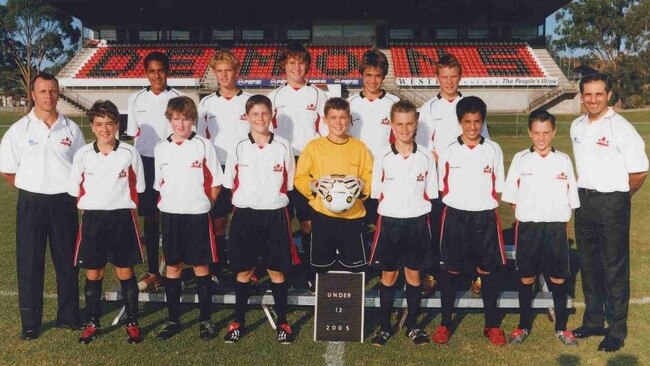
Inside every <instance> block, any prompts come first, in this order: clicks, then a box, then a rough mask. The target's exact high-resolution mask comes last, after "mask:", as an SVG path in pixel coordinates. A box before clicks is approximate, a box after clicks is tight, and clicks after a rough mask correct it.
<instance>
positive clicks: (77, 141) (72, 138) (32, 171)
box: [0, 110, 86, 194]
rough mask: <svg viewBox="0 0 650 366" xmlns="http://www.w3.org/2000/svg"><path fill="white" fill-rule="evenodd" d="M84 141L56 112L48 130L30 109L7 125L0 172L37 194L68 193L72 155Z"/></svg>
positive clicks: (68, 120)
mask: <svg viewBox="0 0 650 366" xmlns="http://www.w3.org/2000/svg"><path fill="white" fill-rule="evenodd" d="M85 143H86V142H85V141H84V137H83V133H82V132H81V129H79V126H77V124H76V123H74V122H73V121H72V120H71V119H68V118H66V117H65V116H63V115H62V114H61V113H59V119H58V120H57V121H56V122H55V123H54V124H53V125H52V127H51V128H48V127H47V125H46V124H45V122H43V121H42V120H40V119H38V117H36V115H35V114H34V110H32V111H31V112H29V113H28V114H27V115H26V116H25V117H23V118H21V119H20V120H18V122H16V123H14V124H13V125H11V127H10V128H9V129H8V130H7V132H6V133H5V134H4V136H3V137H2V141H1V142H0V172H2V173H6V174H15V175H16V177H15V181H14V184H15V186H16V188H19V189H22V190H25V191H29V192H32V193H41V194H60V193H66V192H68V177H69V176H70V168H71V166H72V158H73V157H74V154H75V153H76V152H77V150H79V149H80V148H81V147H82V146H84V144H85Z"/></svg>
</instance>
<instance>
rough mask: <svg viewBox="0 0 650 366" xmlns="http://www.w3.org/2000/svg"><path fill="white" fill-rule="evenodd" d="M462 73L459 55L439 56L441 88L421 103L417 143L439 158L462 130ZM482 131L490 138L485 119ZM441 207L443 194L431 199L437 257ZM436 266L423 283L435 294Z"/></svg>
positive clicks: (430, 292) (433, 243)
mask: <svg viewBox="0 0 650 366" xmlns="http://www.w3.org/2000/svg"><path fill="white" fill-rule="evenodd" d="M462 74H463V68H462V65H461V64H460V61H458V59H457V58H456V57H454V56H453V55H451V54H447V55H444V56H442V57H440V59H439V60H438V63H437V64H436V79H438V84H439V86H440V90H439V92H438V94H437V95H436V96H435V97H433V98H432V99H429V100H428V101H426V102H425V103H424V104H423V105H422V106H421V107H420V115H419V123H418V131H417V135H416V140H417V143H418V144H420V145H422V146H426V147H428V148H429V150H430V151H432V152H433V156H434V158H435V159H436V161H438V156H439V155H440V154H441V153H442V151H443V150H444V149H445V148H447V146H449V145H450V144H452V143H453V142H454V141H456V138H458V136H459V135H460V134H461V132H462V131H461V128H460V125H459V124H458V117H457V116H456V105H457V104H458V101H460V100H461V99H462V98H463V95H462V94H461V92H460V91H459V90H458V85H459V84H460V79H461V78H462ZM481 135H482V136H483V137H485V138H488V139H489V138H490V135H489V133H488V130H487V124H486V123H483V125H482V126H481ZM442 208H443V204H442V197H439V198H438V199H434V200H432V201H431V218H432V220H431V233H432V240H431V248H432V251H433V255H434V257H435V258H438V257H439V255H440V253H439V250H440V242H439V240H440V215H441V214H442ZM433 267H434V268H428V269H427V270H426V272H427V276H426V277H425V278H424V282H423V284H422V287H423V288H424V289H425V291H426V292H427V293H428V294H432V291H431V290H432V288H431V287H432V286H433V285H434V284H435V279H434V277H433V275H434V273H435V272H437V270H438V268H437V267H438V265H437V261H434V263H433Z"/></svg>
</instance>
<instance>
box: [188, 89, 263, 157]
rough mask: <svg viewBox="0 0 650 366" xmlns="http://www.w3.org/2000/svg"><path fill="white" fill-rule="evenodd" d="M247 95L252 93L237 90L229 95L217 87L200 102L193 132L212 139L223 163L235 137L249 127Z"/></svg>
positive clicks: (239, 137) (241, 134) (242, 135)
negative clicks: (225, 95) (221, 92)
mask: <svg viewBox="0 0 650 366" xmlns="http://www.w3.org/2000/svg"><path fill="white" fill-rule="evenodd" d="M250 97H251V94H249V93H246V92H244V91H241V90H240V91H239V93H237V94H236V95H235V96H233V97H232V98H226V97H224V96H222V95H221V94H219V91H218V90H217V91H216V92H215V93H213V94H210V95H208V96H206V97H204V98H203V99H201V102H199V118H198V121H197V122H196V132H197V133H198V134H199V135H201V136H204V137H207V138H208V139H210V140H211V141H212V143H213V144H214V146H215V148H216V150H217V157H218V158H219V161H221V162H223V163H225V162H226V158H227V157H228V152H230V151H232V149H233V148H234V145H235V144H236V143H237V141H239V140H241V138H242V137H246V134H248V132H249V131H250V124H249V123H248V119H246V101H247V100H248V98H250Z"/></svg>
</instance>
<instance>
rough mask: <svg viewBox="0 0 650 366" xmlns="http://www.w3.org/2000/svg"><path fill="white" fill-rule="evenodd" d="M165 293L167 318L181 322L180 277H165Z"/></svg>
mask: <svg viewBox="0 0 650 366" xmlns="http://www.w3.org/2000/svg"><path fill="white" fill-rule="evenodd" d="M165 295H166V297H167V311H168V312H169V315H168V317H167V320H169V321H171V322H174V323H180V322H181V279H180V278H165Z"/></svg>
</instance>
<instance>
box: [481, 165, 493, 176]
mask: <svg viewBox="0 0 650 366" xmlns="http://www.w3.org/2000/svg"><path fill="white" fill-rule="evenodd" d="M492 172H493V170H492V167H491V166H489V165H486V166H485V168H483V173H487V174H492Z"/></svg>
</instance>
